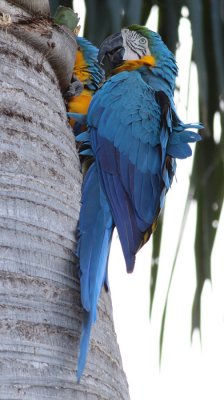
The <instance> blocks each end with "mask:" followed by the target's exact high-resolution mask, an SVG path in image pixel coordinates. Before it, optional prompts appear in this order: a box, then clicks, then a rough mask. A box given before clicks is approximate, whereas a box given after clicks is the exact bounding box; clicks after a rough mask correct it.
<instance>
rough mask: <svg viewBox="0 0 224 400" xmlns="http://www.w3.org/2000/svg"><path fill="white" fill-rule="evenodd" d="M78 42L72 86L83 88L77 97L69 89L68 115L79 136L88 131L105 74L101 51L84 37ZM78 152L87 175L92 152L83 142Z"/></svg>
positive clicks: (75, 132) (83, 170) (78, 39)
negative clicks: (88, 119)
mask: <svg viewBox="0 0 224 400" xmlns="http://www.w3.org/2000/svg"><path fill="white" fill-rule="evenodd" d="M76 41H77V45H78V49H77V52H76V59H75V64H74V68H73V83H72V85H75V84H76V83H78V84H80V83H81V84H82V86H81V90H80V89H79V91H78V94H76V95H75V96H71V95H69V93H72V89H69V91H68V92H67V94H66V97H67V98H68V105H67V108H68V112H69V113H68V115H69V116H70V117H71V118H70V121H69V122H70V124H71V126H72V127H73V131H74V134H75V135H76V136H77V135H78V134H80V133H81V132H83V131H85V130H86V116H87V113H88V109H89V105H90V102H91V100H92V96H93V95H94V93H95V92H96V91H97V90H98V89H99V88H100V86H101V85H102V84H103V82H104V80H105V73H104V70H103V68H101V66H100V65H99V63H98V59H97V56H98V52H99V50H98V49H97V47H95V46H93V44H92V43H90V42H89V41H88V40H86V39H85V38H83V37H79V36H77V38H76ZM72 85H71V86H72ZM79 87H80V86H79ZM75 91H76V88H75ZM72 116H73V117H72ZM78 151H79V156H80V160H81V164H82V172H83V173H85V172H86V170H87V169H88V167H89V165H90V164H91V162H92V152H91V150H90V149H89V146H88V145H86V144H83V142H81V144H80V143H79V145H78Z"/></svg>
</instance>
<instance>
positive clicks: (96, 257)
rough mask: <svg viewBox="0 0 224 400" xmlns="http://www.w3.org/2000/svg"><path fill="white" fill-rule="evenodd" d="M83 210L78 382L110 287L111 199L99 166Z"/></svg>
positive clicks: (88, 182) (90, 176)
mask: <svg viewBox="0 0 224 400" xmlns="http://www.w3.org/2000/svg"><path fill="white" fill-rule="evenodd" d="M81 201H82V207H81V212H80V220H79V226H78V236H79V243H78V247H77V255H78V257H79V259H80V289H81V302H82V306H83V308H84V317H83V325H82V334H81V339H80V353H79V358H78V368H77V378H78V380H79V379H80V377H81V375H82V372H83V369H84V367H85V363H86V358H87V354H88V348H89V340H90V334H91V326H92V324H93V323H94V322H95V321H96V314H97V303H98V299H99V296H100V292H101V289H102V286H103V285H104V284H105V285H106V286H108V281H107V264H108V256H109V251H110V244H111V238H112V233H113V228H114V224H113V219H112V216H111V212H110V208H109V205H108V202H107V199H106V197H105V195H104V193H103V191H102V189H101V187H100V184H99V178H98V174H97V169H96V164H95V163H93V164H92V166H91V167H90V168H89V170H88V172H87V174H86V176H85V179H84V182H83V190H82V200H81Z"/></svg>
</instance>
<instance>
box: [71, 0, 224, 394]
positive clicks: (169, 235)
mask: <svg viewBox="0 0 224 400" xmlns="http://www.w3.org/2000/svg"><path fill="white" fill-rule="evenodd" d="M74 3H75V11H76V12H78V13H79V16H80V17H81V20H80V23H81V25H82V27H83V20H84V15H85V9H84V6H83V0H75V2H74ZM186 16H187V10H186V8H185V9H184V10H183V18H182V21H181V27H180V30H179V38H180V48H179V50H178V52H177V63H178V66H179V78H178V80H177V84H178V86H180V92H179V93H176V96H175V102H176V105H177V109H178V114H179V116H180V117H181V119H182V120H183V121H184V122H187V121H189V122H196V121H198V107H197V91H198V89H197V71H196V67H195V66H194V65H192V66H191V76H190V83H191V84H190V93H189V108H188V111H186V105H187V92H188V79H189V54H190V52H191V48H192V39H191V29H190V23H189V21H188V20H187V18H186ZM147 26H148V27H149V28H150V29H151V30H156V29H157V7H156V6H154V7H153V12H152V15H151V16H150V18H149V21H148V23H147ZM216 131H217V141H218V140H219V137H220V126H219V119H218V116H217V118H216ZM192 148H193V150H194V146H192ZM192 161H193V157H191V158H189V159H187V160H183V161H180V162H178V166H177V173H176V180H175V179H174V182H173V185H172V188H171V190H170V191H169V193H168V195H167V198H166V210H165V218H164V231H163V237H162V254H161V260H160V268H159V271H160V272H159V278H158V286H157V290H156V295H155V303H154V308H153V314H152V320H151V322H150V321H149V281H150V278H149V277H150V264H151V243H148V244H147V245H145V246H144V248H143V249H142V250H141V251H140V252H139V254H138V256H137V262H136V266H135V270H134V272H133V273H132V274H127V273H126V270H125V264H124V260H123V255H122V252H121V248H120V244H119V240H118V238H117V234H116V233H115V235H114V241H113V245H112V251H111V257H110V263H109V280H110V286H111V294H112V302H113V314H114V322H115V329H116V332H117V338H118V343H119V346H120V351H121V356H122V360H123V366H124V370H125V372H126V375H127V379H128V383H129V389H130V397H131V400H149V399H153V400H164V399H172V400H180V399H181V400H185V399H186V400H189V399H191V400H196V399H197V400H198V399H203V400H211V399H215V400H223V399H224V377H223V371H224V268H223V264H224V245H223V236H224V211H222V216H221V222H220V224H219V227H218V233H217V236H216V241H215V245H214V250H213V254H212V286H211V284H210V283H209V282H206V284H205V287H204V290H203V296H202V342H201V343H200V339H199V333H198V332H195V333H194V335H193V342H192V343H191V340H190V332H191V327H190V325H191V307H192V301H193V296H194V290H195V284H196V278H195V261H194V235H195V216H196V205H195V204H194V203H193V204H192V206H191V208H190V213H189V217H188V221H187V225H186V228H185V233H184V238H183V239H184V241H183V245H182V246H181V248H180V252H179V257H178V260H177V265H176V270H175V274H174V277H173V283H172V287H171V292H170V297H169V303H168V313H167V319H166V326H165V337H164V350H163V359H162V366H161V369H159V332H160V324H161V317H162V311H163V306H164V301H165V296H166V291H167V286H168V281H169V276H170V271H171V267H172V262H173V258H174V253H175V249H176V244H177V239H178V234H179V229H180V223H181V219H182V215H183V209H184V205H185V196H186V194H187V191H188V184H189V176H190V171H191V166H192ZM214 226H216V223H215V221H214ZM213 229H216V228H213ZM118 400H119V399H118Z"/></svg>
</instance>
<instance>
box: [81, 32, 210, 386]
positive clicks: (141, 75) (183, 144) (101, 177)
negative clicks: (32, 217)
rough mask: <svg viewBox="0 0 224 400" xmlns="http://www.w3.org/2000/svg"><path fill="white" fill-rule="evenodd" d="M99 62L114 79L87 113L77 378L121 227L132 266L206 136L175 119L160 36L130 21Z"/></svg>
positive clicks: (170, 73) (172, 65) (171, 77)
mask: <svg viewBox="0 0 224 400" xmlns="http://www.w3.org/2000/svg"><path fill="white" fill-rule="evenodd" d="M98 59H99V62H100V63H104V62H106V64H107V66H108V65H109V66H110V67H111V77H110V78H109V79H108V80H107V81H106V83H105V84H104V85H103V86H102V87H101V88H100V89H99V90H98V91H97V93H96V94H95V95H94V97H93V99H92V101H91V103H90V107H89V112H88V116H87V124H88V132H85V133H83V134H81V135H80V136H81V140H86V141H88V138H89V139H90V142H91V147H92V151H93V155H94V159H95V162H94V163H93V164H92V165H91V167H90V168H89V170H88V172H87V174H86V176H85V179H84V182H83V188H82V204H81V212H80V221H79V227H78V230H79V244H78V249H77V253H78V256H79V258H80V285H81V301H82V305H83V308H84V320H83V329H82V335H81V342H80V355H79V360H78V371H77V376H78V379H80V377H81V374H82V372H83V369H84V366H85V362H86V357H87V352H88V344H89V338H90V331H91V326H92V323H93V322H95V320H96V312H97V302H98V299H99V296H100V292H101V288H102V286H103V285H104V284H107V264H108V256H109V251H110V244H111V237H112V233H113V229H114V227H115V226H116V228H117V230H118V234H119V239H120V242H121V246H122V250H123V254H124V258H125V262H126V267H127V271H128V272H132V271H133V268H134V265H135V256H136V253H137V252H138V250H139V249H140V248H141V247H142V246H143V244H144V243H145V242H146V241H147V240H148V239H149V238H150V235H151V234H152V232H153V231H154V229H155V227H156V223H157V219H158V216H159V214H160V210H161V209H162V207H163V205H164V200H165V195H166V193H167V191H168V190H169V188H170V186H171V183H172V180H173V176H174V174H175V171H176V161H175V159H176V158H180V159H184V158H186V157H189V156H190V155H191V149H190V146H189V144H188V143H189V142H196V141H198V140H200V136H199V135H198V134H197V133H195V132H192V131H191V130H189V128H201V127H202V126H201V125H200V124H193V125H191V124H184V123H183V122H181V120H180V119H179V117H178V116H177V113H176V110H175V106H174V101H173V94H174V88H175V78H176V75H177V66H176V62H175V58H174V56H173V54H172V53H171V52H170V51H169V50H168V48H167V47H166V45H165V44H164V43H163V41H162V39H161V37H160V36H159V35H158V34H157V33H155V32H152V31H150V30H148V29H147V28H145V27H141V26H138V25H132V26H129V27H128V28H125V29H122V30H121V32H119V33H116V34H114V35H111V36H109V37H108V38H107V39H105V41H104V42H103V43H102V45H101V47H100V50H99V56H98Z"/></svg>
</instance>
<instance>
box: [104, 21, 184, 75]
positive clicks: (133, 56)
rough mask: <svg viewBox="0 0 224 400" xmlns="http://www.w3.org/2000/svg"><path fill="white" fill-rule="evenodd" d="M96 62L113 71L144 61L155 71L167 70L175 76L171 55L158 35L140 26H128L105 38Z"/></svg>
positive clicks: (172, 56)
mask: <svg viewBox="0 0 224 400" xmlns="http://www.w3.org/2000/svg"><path fill="white" fill-rule="evenodd" d="M98 60H99V63H100V64H101V65H104V64H106V65H107V67H108V64H109V67H110V68H111V69H112V70H113V69H116V68H117V67H120V66H122V65H123V64H125V62H126V63H127V61H137V62H136V64H137V63H138V60H145V61H146V63H147V61H148V63H149V64H150V63H151V67H152V69H153V67H156V68H155V69H157V71H158V69H163V70H164V68H168V69H170V70H172V72H173V74H174V75H175V76H176V75H177V66H176V62H175V58H174V55H173V53H171V51H170V50H169V49H168V48H167V46H166V45H165V43H164V42H163V41H162V39H161V37H160V35H159V34H158V33H156V32H153V31H150V30H149V29H148V28H146V27H144V26H140V25H130V26H129V27H127V28H123V29H122V30H121V32H119V33H115V34H113V35H111V36H109V37H107V38H106V39H105V40H104V41H103V43H102V44H101V46H100V50H99V54H98Z"/></svg>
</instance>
